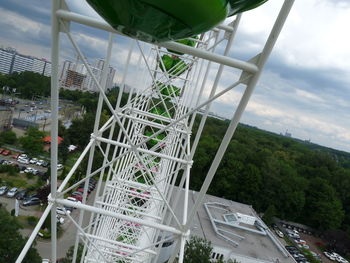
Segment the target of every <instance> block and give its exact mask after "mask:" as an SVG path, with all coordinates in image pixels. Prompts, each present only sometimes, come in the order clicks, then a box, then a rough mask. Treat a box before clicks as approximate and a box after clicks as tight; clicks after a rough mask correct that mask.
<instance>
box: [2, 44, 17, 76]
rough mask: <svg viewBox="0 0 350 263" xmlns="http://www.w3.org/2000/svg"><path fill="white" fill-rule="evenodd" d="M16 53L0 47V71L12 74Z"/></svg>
mask: <svg viewBox="0 0 350 263" xmlns="http://www.w3.org/2000/svg"><path fill="white" fill-rule="evenodd" d="M13 57H14V53H12V52H9V51H7V50H3V49H0V73H1V74H10V73H11V66H12V61H13Z"/></svg>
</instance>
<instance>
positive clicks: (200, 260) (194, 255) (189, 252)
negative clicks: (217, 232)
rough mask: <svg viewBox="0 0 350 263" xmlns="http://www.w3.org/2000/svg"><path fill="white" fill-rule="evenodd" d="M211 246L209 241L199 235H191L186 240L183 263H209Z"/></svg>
mask: <svg viewBox="0 0 350 263" xmlns="http://www.w3.org/2000/svg"><path fill="white" fill-rule="evenodd" d="M212 250H213V248H212V246H211V243H210V241H208V240H205V239H203V238H200V237H196V236H191V239H190V240H189V241H187V242H186V247H185V254H184V262H185V263H211V261H210V258H211V253H212Z"/></svg>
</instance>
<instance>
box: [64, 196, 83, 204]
mask: <svg viewBox="0 0 350 263" xmlns="http://www.w3.org/2000/svg"><path fill="white" fill-rule="evenodd" d="M67 200H68V201H72V202H76V203H78V204H81V202H80V201H79V200H77V199H75V198H74V197H71V196H70V197H67Z"/></svg>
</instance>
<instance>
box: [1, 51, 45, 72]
mask: <svg viewBox="0 0 350 263" xmlns="http://www.w3.org/2000/svg"><path fill="white" fill-rule="evenodd" d="M23 71H32V72H36V73H39V74H42V75H45V76H47V77H49V76H51V62H49V61H47V60H46V59H43V58H41V59H39V58H36V57H32V56H26V55H22V54H19V53H18V52H17V51H16V50H15V49H13V48H6V49H4V48H0V73H2V74H11V73H13V72H18V73H20V72H23Z"/></svg>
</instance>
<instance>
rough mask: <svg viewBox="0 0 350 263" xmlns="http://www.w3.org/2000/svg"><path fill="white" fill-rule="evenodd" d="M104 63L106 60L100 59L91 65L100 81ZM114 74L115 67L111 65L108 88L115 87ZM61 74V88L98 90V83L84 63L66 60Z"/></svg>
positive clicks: (107, 82)
mask: <svg viewBox="0 0 350 263" xmlns="http://www.w3.org/2000/svg"><path fill="white" fill-rule="evenodd" d="M104 63H105V62H104V60H101V59H99V60H96V61H95V63H94V64H93V65H91V70H92V72H93V74H94V75H95V77H96V79H97V81H99V82H100V81H101V77H102V69H103V65H104ZM114 75H115V69H114V68H112V67H109V70H108V73H107V81H106V89H110V88H112V87H113V79H114ZM59 76H60V86H61V88H66V89H79V90H85V91H90V92H98V87H97V85H96V84H95V82H94V80H93V78H92V77H91V76H90V75H89V74H88V72H87V69H86V67H85V65H83V64H79V63H77V62H72V61H69V60H66V61H64V62H63V64H62V66H61V72H60V75H59Z"/></svg>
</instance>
